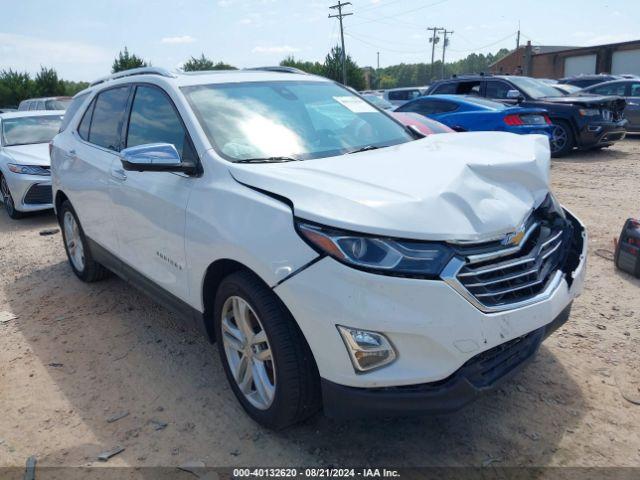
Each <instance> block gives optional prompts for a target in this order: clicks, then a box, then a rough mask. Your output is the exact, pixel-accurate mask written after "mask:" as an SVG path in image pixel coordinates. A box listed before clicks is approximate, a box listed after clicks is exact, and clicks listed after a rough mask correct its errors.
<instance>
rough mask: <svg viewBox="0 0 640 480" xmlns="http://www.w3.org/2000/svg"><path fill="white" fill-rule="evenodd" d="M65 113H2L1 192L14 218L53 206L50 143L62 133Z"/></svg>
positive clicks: (0, 132) (0, 146)
mask: <svg viewBox="0 0 640 480" xmlns="http://www.w3.org/2000/svg"><path fill="white" fill-rule="evenodd" d="M63 114H64V112H60V111H51V112H13V113H2V114H0V193H1V194H2V196H1V200H2V203H3V204H4V209H5V210H6V212H7V213H8V214H9V216H10V217H11V218H14V219H17V218H20V217H22V216H23V215H24V213H25V212H34V211H37V210H47V209H51V208H53V201H52V199H51V198H52V197H51V178H50V171H49V165H50V160H49V142H50V141H51V139H52V138H53V137H54V136H55V134H56V133H58V129H59V128H60V122H61V121H62V115H63Z"/></svg>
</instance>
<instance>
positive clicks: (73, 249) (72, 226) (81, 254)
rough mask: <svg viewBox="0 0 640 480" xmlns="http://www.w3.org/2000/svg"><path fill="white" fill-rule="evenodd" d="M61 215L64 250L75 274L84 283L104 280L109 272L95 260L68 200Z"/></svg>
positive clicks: (61, 209) (61, 210)
mask: <svg viewBox="0 0 640 480" xmlns="http://www.w3.org/2000/svg"><path fill="white" fill-rule="evenodd" d="M59 215H60V226H61V227H62V239H63V241H64V249H65V251H66V252H67V258H68V259H69V263H70V264H71V269H72V270H73V273H75V274H76V276H77V277H78V278H79V279H80V280H82V281H83V282H96V281H98V280H102V279H103V278H104V277H105V276H106V275H107V274H108V270H107V269H106V268H104V267H103V266H102V265H101V264H99V263H98V262H96V261H95V260H94V259H93V256H92V255H91V251H90V250H89V245H88V243H87V238H86V237H85V235H84V231H83V230H82V227H81V226H80V221H79V220H78V216H77V215H76V212H75V210H74V209H73V207H72V206H71V203H70V202H69V201H68V200H65V201H64V202H63V203H62V205H61V206H60V211H59Z"/></svg>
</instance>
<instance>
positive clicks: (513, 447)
mask: <svg viewBox="0 0 640 480" xmlns="http://www.w3.org/2000/svg"><path fill="white" fill-rule="evenodd" d="M552 179H553V187H554V189H555V191H556V193H557V196H558V197H559V198H560V200H561V201H562V202H563V203H564V204H565V205H566V206H568V207H569V208H570V209H571V210H573V211H574V213H575V214H577V215H578V216H579V217H581V218H582V219H583V220H584V222H585V223H586V224H587V226H588V229H589V235H590V239H589V259H588V261H589V267H588V278H587V282H586V290H585V292H584V294H583V295H582V296H581V297H580V298H579V299H577V301H576V302H575V304H574V309H573V312H572V315H571V319H570V320H569V322H568V323H567V324H566V326H565V327H563V328H562V329H560V330H559V331H558V332H557V333H556V334H555V335H553V336H552V337H551V338H549V339H548V340H547V341H546V342H545V344H544V345H543V346H542V348H541V350H540V352H539V354H538V356H537V358H536V360H535V361H534V363H532V364H531V365H530V366H529V367H528V368H527V369H526V370H525V371H524V372H523V373H521V374H520V375H519V376H518V377H516V378H515V380H514V381H512V382H510V383H509V384H508V385H506V386H505V387H504V388H502V389H500V390H498V391H496V392H494V393H492V394H489V395H487V396H485V397H483V398H481V399H480V400H479V401H477V402H476V403H475V404H473V405H471V406H470V407H468V408H467V409H466V410H463V411H462V412H459V413H458V414H455V415H451V416H446V417H439V418H418V419H415V418H414V419H400V420H398V419H393V420H391V419H373V420H367V421H364V420H362V421H348V422H344V421H334V420H330V419H327V418H324V417H323V416H321V415H319V416H317V417H316V418H314V419H312V420H310V421H308V422H307V423H305V424H303V425H300V426H297V427H293V428H290V429H288V430H286V431H284V432H277V433H274V432H271V431H268V430H264V429H262V428H261V427H259V426H257V425H256V424H255V423H253V422H252V421H251V420H250V419H249V418H248V417H247V416H246V415H245V414H244V413H243V411H242V410H241V409H240V407H239V405H238V403H237V402H236V400H235V398H234V397H233V394H232V392H231V390H230V389H229V387H228V386H227V383H226V380H225V378H224V375H223V371H222V367H221V365H220V362H219V359H218V356H217V351H216V347H215V346H214V345H210V344H209V343H208V342H207V341H206V340H205V339H204V338H202V337H201V336H199V334H198V333H197V332H196V331H194V330H191V329H189V328H187V327H186V326H185V325H184V324H182V322H181V321H180V320H179V319H178V318H177V317H175V316H174V315H173V314H172V313H170V312H168V311H166V310H165V309H163V308H162V307H160V306H158V305H157V304H155V303H154V302H153V301H151V300H149V299H148V298H147V297H145V296H144V295H142V294H140V293H138V292H137V291H136V290H134V289H133V288H131V287H129V286H128V285H127V284H125V283H124V282H123V281H121V280H119V279H117V278H110V279H108V280H106V281H104V282H100V283H94V284H91V285H87V284H83V283H81V282H80V281H79V280H78V279H76V278H75V277H74V276H73V274H72V272H71V269H70V268H69V266H68V265H67V260H66V257H65V254H64V250H63V247H62V243H61V235H60V234H59V233H57V234H54V235H51V236H41V235H39V232H40V231H41V230H43V229H47V228H55V227H56V223H55V220H54V218H53V215H52V214H51V213H45V214H39V215H35V216H31V217H29V218H26V219H24V220H20V221H12V220H10V219H9V218H8V217H7V216H6V214H5V213H4V210H3V211H2V212H1V213H0V312H2V311H10V312H12V313H13V314H15V315H16V316H17V318H16V319H14V320H10V321H7V322H4V323H0V466H19V467H21V468H22V467H23V466H24V465H25V460H26V459H27V457H29V456H31V455H36V456H37V458H38V465H39V466H45V465H52V466H63V465H64V466H68V465H76V466H77V465H97V464H101V465H104V464H103V463H100V462H98V461H97V459H96V456H97V455H98V454H99V453H100V452H102V451H104V450H108V449H111V448H113V447H114V446H116V445H121V446H123V447H125V450H124V452H122V453H120V454H119V455H117V456H115V457H113V458H112V459H111V460H109V462H108V465H118V466H173V465H179V464H181V463H184V462H187V461H191V460H200V461H202V462H204V463H205V464H206V465H207V466H230V465H242V466H269V465H270V466H287V465H298V466H301V465H333V466H345V465H367V464H369V465H370V464H376V465H385V466H432V465H438V466H460V465H474V466H487V465H490V464H491V465H501V466H511V465H514V466H515V465H517V466H533V465H535V466H546V465H552V466H640V428H639V426H640V405H638V404H634V403H633V402H631V401H629V400H627V399H625V397H624V396H623V395H626V397H628V398H629V399H631V400H633V399H634V398H635V399H636V400H640V398H639V397H640V390H638V386H639V385H640V328H639V326H640V281H639V280H637V279H633V278H632V277H630V276H628V275H626V274H622V273H619V272H617V271H616V270H615V269H614V267H613V263H612V262H611V261H610V260H607V259H605V258H602V257H600V256H598V255H596V254H595V252H596V250H597V249H606V250H612V249H613V246H612V241H613V238H614V237H617V235H618V234H619V231H620V229H621V227H622V224H623V222H624V220H625V219H626V218H627V217H630V216H640V194H639V192H640V137H636V138H630V139H627V140H625V141H624V142H621V143H619V144H618V145H616V146H614V147H613V148H610V149H606V150H604V151H600V152H590V153H584V152H576V153H574V154H573V155H571V156H570V157H568V158H567V159H563V160H560V161H554V162H553V167H552ZM634 382H636V383H634ZM123 412H128V416H126V417H124V418H121V419H120V420H117V421H114V422H112V423H109V422H108V421H107V419H108V418H109V417H111V416H113V415H117V414H120V413H123ZM153 421H159V422H166V423H167V426H166V428H164V429H161V430H156V429H155V424H154V423H153Z"/></svg>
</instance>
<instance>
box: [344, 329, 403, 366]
mask: <svg viewBox="0 0 640 480" xmlns="http://www.w3.org/2000/svg"><path fill="white" fill-rule="evenodd" d="M336 326H337V327H338V331H339V332H340V335H342V339H343V340H344V344H345V345H346V347H347V350H348V351H349V356H350V357H351V363H353V367H354V368H355V369H356V372H366V371H368V370H372V369H374V368H379V367H382V366H383V365H388V364H389V363H391V362H393V361H394V360H395V359H396V352H395V350H394V349H393V347H392V346H391V342H389V340H387V337H385V336H384V335H382V334H381V333H376V332H370V331H368V330H360V329H357V328H349V327H343V326H340V325H336Z"/></svg>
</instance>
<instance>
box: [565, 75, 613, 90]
mask: <svg viewBox="0 0 640 480" xmlns="http://www.w3.org/2000/svg"><path fill="white" fill-rule="evenodd" d="M619 78H622V77H620V76H618V75H607V74H603V73H598V74H594V75H573V76H571V77H564V78H561V79H560V80H558V83H560V84H567V85H575V86H576V87H580V88H586V87H590V86H591V85H596V84H598V83H602V82H609V81H611V80H617V79H619Z"/></svg>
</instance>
